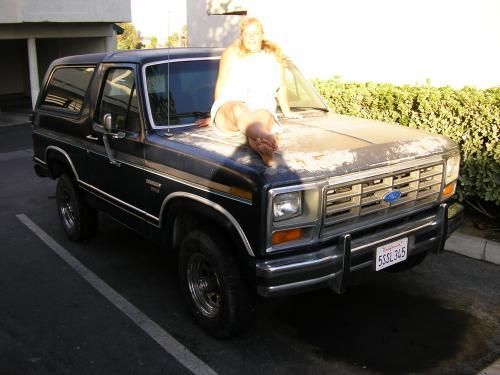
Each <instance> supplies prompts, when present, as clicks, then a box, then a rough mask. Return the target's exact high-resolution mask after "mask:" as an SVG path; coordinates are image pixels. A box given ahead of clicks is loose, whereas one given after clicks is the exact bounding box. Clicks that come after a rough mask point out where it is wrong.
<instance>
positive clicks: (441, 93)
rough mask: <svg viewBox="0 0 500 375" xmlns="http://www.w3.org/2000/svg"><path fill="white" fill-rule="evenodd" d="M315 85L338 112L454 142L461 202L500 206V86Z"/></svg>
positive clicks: (320, 83) (321, 83)
mask: <svg viewBox="0 0 500 375" xmlns="http://www.w3.org/2000/svg"><path fill="white" fill-rule="evenodd" d="M314 84H315V86H316V88H317V89H318V90H319V92H320V93H321V95H322V96H323V97H324V98H325V99H326V101H327V102H328V104H329V105H330V108H331V109H332V110H333V111H334V112H336V113H339V114H345V115H351V116H357V117H363V118H369V119H376V120H382V121H389V122H396V123H399V124H402V125H406V126H409V127H412V128H418V129H423V130H427V131H430V132H433V133H438V134H443V135H446V136H448V137H450V138H451V139H453V140H454V141H455V142H457V143H458V144H459V146H460V150H461V154H462V162H461V164H462V167H461V172H460V179H459V182H460V183H459V189H458V194H459V197H461V198H464V197H475V198H479V199H481V200H484V201H490V202H494V203H495V204H497V205H500V143H499V142H498V138H499V129H500V87H498V88H492V89H486V90H478V89H475V88H470V87H465V88H463V89H453V88H450V87H427V86H424V87H422V86H394V85H391V84H376V83H346V82H342V81H339V80H328V81H321V80H315V81H314Z"/></svg>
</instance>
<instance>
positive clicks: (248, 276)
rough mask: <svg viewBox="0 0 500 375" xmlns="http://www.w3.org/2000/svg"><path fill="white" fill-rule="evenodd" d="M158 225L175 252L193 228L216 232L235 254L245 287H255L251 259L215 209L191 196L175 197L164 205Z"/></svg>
mask: <svg viewBox="0 0 500 375" xmlns="http://www.w3.org/2000/svg"><path fill="white" fill-rule="evenodd" d="M163 216H164V217H163V225H162V228H163V230H164V232H165V235H164V238H165V239H166V246H167V249H169V250H170V251H172V252H173V254H174V255H177V254H178V253H179V250H180V247H181V244H182V241H183V240H184V238H185V237H186V236H187V234H188V233H189V232H190V231H192V230H194V229H204V230H207V229H208V231H209V233H210V231H211V229H214V230H216V231H219V232H220V233H221V234H222V235H223V236H225V237H226V238H227V241H228V242H230V246H229V249H230V250H231V252H232V253H233V255H234V256H235V259H236V261H237V262H238V264H239V266H240V269H241V271H242V272H243V274H244V276H245V280H246V282H247V283H248V287H249V288H251V289H253V288H254V286H255V258H254V257H251V256H250V255H249V254H248V252H247V249H246V248H245V245H244V243H243V240H242V238H241V236H240V234H239V233H238V231H237V229H236V228H235V227H234V225H233V224H232V223H231V221H230V220H229V219H228V218H227V217H225V216H224V215H223V214H222V213H220V212H219V211H217V210H215V209H213V208H211V207H210V206H207V205H205V204H202V203H200V202H197V201H195V200H192V199H186V198H175V199H174V200H173V201H172V202H170V203H169V205H168V206H167V207H165V213H164V215H163Z"/></svg>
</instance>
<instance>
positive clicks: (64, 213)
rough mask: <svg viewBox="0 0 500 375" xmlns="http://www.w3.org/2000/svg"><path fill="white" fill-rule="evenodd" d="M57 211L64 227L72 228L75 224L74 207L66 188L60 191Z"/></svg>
mask: <svg viewBox="0 0 500 375" xmlns="http://www.w3.org/2000/svg"><path fill="white" fill-rule="evenodd" d="M59 211H60V212H61V217H62V220H63V223H64V225H65V226H66V228H73V227H74V226H75V207H74V202H73V199H72V195H71V194H70V192H69V191H68V190H66V189H63V191H62V193H61V203H60V207H59Z"/></svg>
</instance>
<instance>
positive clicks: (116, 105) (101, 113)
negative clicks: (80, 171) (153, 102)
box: [87, 64, 144, 217]
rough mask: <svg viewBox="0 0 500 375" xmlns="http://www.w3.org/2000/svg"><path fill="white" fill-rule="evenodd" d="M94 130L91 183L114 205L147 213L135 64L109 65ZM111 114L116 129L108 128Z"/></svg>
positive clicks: (104, 72) (89, 145)
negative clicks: (145, 209) (109, 130)
mask: <svg viewBox="0 0 500 375" xmlns="http://www.w3.org/2000/svg"><path fill="white" fill-rule="evenodd" d="M101 74H102V77H103V79H102V80H101V82H102V84H101V88H100V94H99V99H98V102H97V104H96V106H95V108H96V109H95V113H94V116H93V119H94V123H93V127H92V133H91V134H89V135H88V136H87V153H88V156H87V159H88V163H87V165H88V172H89V173H88V174H89V183H90V185H91V186H89V188H90V189H92V190H93V191H94V192H95V193H96V194H97V195H99V196H100V197H101V198H103V199H105V200H106V201H108V202H110V203H111V204H113V205H114V206H117V207H119V208H122V209H123V210H125V211H128V212H130V213H132V214H134V215H136V216H140V217H143V216H144V169H143V168H144V134H143V124H142V120H141V113H140V112H141V110H140V106H139V99H138V95H137V72H136V70H135V66H134V65H123V64H120V65H116V64H113V65H105V66H104V67H103V69H102V71H101ZM106 117H108V120H109V121H110V124H111V127H112V129H113V131H112V132H108V131H106V130H105V129H104V123H105V118H106Z"/></svg>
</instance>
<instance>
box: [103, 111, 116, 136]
mask: <svg viewBox="0 0 500 375" xmlns="http://www.w3.org/2000/svg"><path fill="white" fill-rule="evenodd" d="M103 120H104V130H106V133H111V132H112V131H113V130H114V128H113V116H112V115H111V113H106V114H105V115H104V118H103Z"/></svg>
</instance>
